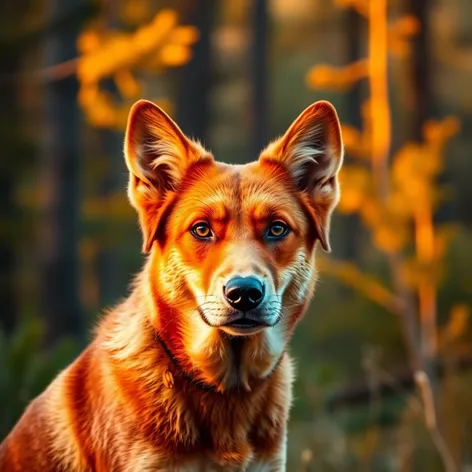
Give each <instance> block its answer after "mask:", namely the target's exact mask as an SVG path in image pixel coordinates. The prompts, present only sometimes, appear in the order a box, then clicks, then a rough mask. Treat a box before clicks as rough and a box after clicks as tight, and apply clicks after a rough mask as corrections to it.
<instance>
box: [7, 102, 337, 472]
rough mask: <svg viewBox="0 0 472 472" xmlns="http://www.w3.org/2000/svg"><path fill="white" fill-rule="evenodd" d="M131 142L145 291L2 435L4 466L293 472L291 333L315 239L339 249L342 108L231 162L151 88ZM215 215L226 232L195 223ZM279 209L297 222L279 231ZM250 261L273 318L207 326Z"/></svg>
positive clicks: (315, 110)
mask: <svg viewBox="0 0 472 472" xmlns="http://www.w3.org/2000/svg"><path fill="white" fill-rule="evenodd" d="M125 156H126V162H127V165H128V168H129V171H130V183H129V188H128V193H129V197H130V201H131V204H132V205H133V206H134V208H135V209H136V210H137V212H138V216H139V221H140V225H141V229H142V233H143V251H144V252H146V253H148V255H147V259H146V262H145V264H144V267H143V269H142V271H141V272H140V274H139V275H138V276H137V277H136V279H135V281H134V283H133V285H132V287H131V291H130V295H129V296H128V297H127V298H126V299H125V300H124V301H123V302H122V303H120V304H118V306H116V307H115V308H113V309H111V310H109V311H108V312H107V313H105V314H104V316H103V318H102V320H101V321H100V323H99V325H98V327H97V329H96V331H95V333H94V338H93V341H92V342H91V343H90V345H89V346H88V347H87V348H86V349H85V350H84V351H83V352H82V354H81V355H80V356H79V357H78V358H77V359H76V360H75V361H74V362H73V363H72V364H71V365H70V366H68V367H67V368H66V369H64V370H63V371H62V372H61V373H59V375H58V376H57V377H56V378H55V380H54V381H53V382H52V383H51V385H50V386H49V387H48V388H47V389H46V390H45V391H44V392H43V393H42V394H41V395H40V396H39V397H37V398H36V399H35V400H33V401H32V402H31V404H30V405H29V406H28V408H27V409H26V411H25V413H24V414H23V416H22V418H21V419H20V421H19V422H18V424H17V425H16V426H15V428H14V429H13V430H12V432H11V433H10V435H9V436H8V437H7V438H6V439H5V441H4V442H3V443H2V444H1V446H0V470H1V471H2V472H17V471H26V470H28V471H30V472H36V471H38V472H39V471H41V472H56V471H72V472H92V471H94V472H95V471H96V472H104V471H109V472H115V471H116V472H138V471H139V472H140V471H146V470H147V471H153V472H155V471H170V472H197V471H209V472H210V471H220V472H223V471H229V472H236V471H245V472H255V471H260V472H269V471H272V472H281V471H284V470H285V467H286V450H287V421H288V416H289V410H290V405H291V402H292V393H291V391H292V382H293V378H294V372H293V365H292V360H291V358H290V356H289V354H288V343H289V340H290V338H291V337H292V334H293V331H294V329H295V326H296V325H297V323H298V322H299V321H300V320H301V318H302V317H303V315H304V313H305V311H306V309H307V307H308V304H309V301H310V299H311V297H312V295H313V293H314V289H315V283H316V279H317V271H316V265H315V259H316V246H317V244H316V243H317V241H320V242H321V244H322V246H323V247H324V248H326V249H327V248H329V234H328V232H329V221H330V217H331V212H332V210H333V208H334V207H335V205H336V203H337V200H338V198H339V185H338V182H337V172H338V170H339V168H340V166H341V163H342V144H341V138H340V131H339V123H338V121H337V117H336V113H335V111H334V109H333V108H332V106H331V105H329V104H327V103H326V102H318V103H317V104H314V105H312V106H311V107H309V108H308V109H307V110H305V112H303V113H302V114H301V115H300V116H299V117H298V118H297V120H295V122H294V123H293V124H292V126H291V127H290V128H289V129H288V131H287V133H285V135H284V136H282V137H281V138H280V139H278V140H276V141H274V142H273V143H272V144H270V145H269V146H268V148H267V149H266V150H265V151H264V152H263V153H262V154H261V156H260V159H259V160H258V161H257V162H254V163H251V164H247V165H238V166H231V165H226V164H222V163H218V162H216V161H215V160H214V159H213V156H211V154H209V153H208V152H207V151H206V150H204V149H203V147H202V146H201V145H199V144H198V143H195V142H193V141H190V140H189V139H188V138H186V137H185V136H184V135H183V133H182V132H181V131H180V129H179V128H178V127H177V125H176V124H175V123H174V122H173V121H172V120H171V119H170V118H169V117H168V116H167V115H166V114H165V113H164V112H163V111H162V110H160V109H159V108H157V107H156V106H155V105H153V104H152V103H150V102H146V101H141V102H138V103H137V104H136V105H135V106H134V107H133V109H132V110H131V113H130V118H129V122H128V128H127V133H126V140H125ZM202 218H203V219H204V220H205V221H207V220H208V221H210V222H211V227H212V231H213V232H214V238H215V239H214V240H213V241H212V242H202V241H198V240H197V239H196V238H194V237H193V236H192V235H191V234H190V231H189V227H190V226H191V225H192V224H193V223H194V221H197V220H198V219H202ZM274 218H279V219H285V220H287V221H286V222H287V224H288V223H289V224H290V226H291V231H290V233H289V234H288V235H287V236H286V237H285V238H284V239H283V240H281V241H278V242H273V243H270V242H268V241H266V239H265V236H264V234H265V228H266V227H267V224H268V223H270V221H272V220H273V219H274ZM235 274H237V275H238V274H239V275H241V274H242V275H251V274H255V275H257V276H258V277H261V278H263V280H264V283H265V287H266V291H267V293H266V300H264V302H263V304H262V305H261V308H260V315H259V316H261V317H265V318H266V319H268V320H272V321H273V323H272V324H270V326H269V327H266V328H261V329H260V330H256V331H255V332H254V333H252V334H250V335H241V336H239V335H238V336H236V335H229V334H228V333H227V332H226V331H225V330H224V329H223V327H221V326H220V327H218V326H216V327H215V326H210V325H209V324H207V323H208V320H212V322H214V323H218V322H219V320H221V319H225V317H227V316H230V315H231V313H232V311H231V310H232V309H230V308H229V306H228V305H227V304H226V302H225V301H224V299H223V298H222V286H223V284H224V281H225V280H227V278H228V277H231V276H233V275H235ZM233 311H234V310H233ZM204 317H207V318H208V319H207V321H205V320H204ZM220 328H221V329H220Z"/></svg>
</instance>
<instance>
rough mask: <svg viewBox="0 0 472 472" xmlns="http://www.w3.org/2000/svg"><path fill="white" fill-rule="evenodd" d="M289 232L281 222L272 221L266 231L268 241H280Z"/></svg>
mask: <svg viewBox="0 0 472 472" xmlns="http://www.w3.org/2000/svg"><path fill="white" fill-rule="evenodd" d="M289 232H290V228H289V227H288V226H287V225H286V224H285V223H284V222H282V221H274V222H273V223H272V224H271V225H270V226H269V228H268V229H267V234H266V237H267V238H268V239H282V238H283V237H285V236H287V234H288V233H289Z"/></svg>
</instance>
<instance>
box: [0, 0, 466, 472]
mask: <svg viewBox="0 0 472 472" xmlns="http://www.w3.org/2000/svg"><path fill="white" fill-rule="evenodd" d="M0 67H1V70H0V145H1V149H2V151H1V154H2V158H1V161H0V165H1V172H0V208H1V224H0V271H1V272H0V307H1V310H0V438H3V436H4V435H5V434H6V433H7V432H8V430H9V429H10V428H11V426H12V424H13V423H14V422H15V421H16V420H17V419H18V418H19V416H20V414H21V413H22V411H23V409H24V408H25V405H26V404H27V402H28V401H29V400H30V399H31V398H32V397H34V396H35V395H37V394H38V393H39V392H40V391H41V390H42V389H43V388H44V387H45V386H46V385H47V384H48V383H49V382H50V381H51V379H52V378H53V376H54V375H55V374H56V373H57V372H58V371H59V370H60V369H61V368H63V367H64V366H65V365H66V364H67V363H68V362H69V361H70V360H71V359H73V358H74V356H75V355H76V354H77V353H78V352H79V350H80V349H81V348H82V347H83V346H84V344H85V343H86V342H87V341H88V339H89V337H90V332H91V329H92V328H93V326H94V324H95V323H96V322H97V319H98V314H99V313H100V311H101V310H103V309H104V308H105V307H107V306H110V305H112V304H114V303H117V302H118V301H120V299H122V298H123V297H124V296H125V295H126V293H127V286H128V283H129V281H130V280H131V278H132V276H133V275H134V274H135V273H136V272H137V271H138V270H139V269H140V267H141V265H142V263H143V257H142V256H141V255H140V247H141V244H140V234H139V231H138V226H137V222H136V216H135V214H134V212H133V211H132V209H131V208H130V206H129V205H128V203H127V200H126V192H125V185H126V181H127V175H126V170H125V165H124V161H123V156H122V142H123V129H124V125H125V120H126V116H127V113H128V110H129V107H130V105H131V104H132V103H133V102H134V101H135V100H136V99H138V98H147V99H150V100H153V101H155V102H156V103H158V104H159V105H161V106H163V107H164V108H165V109H166V110H167V111H168V112H169V113H170V114H171V115H172V116H173V117H174V118H175V119H176V120H177V122H178V123H179V125H180V126H181V127H182V129H183V130H184V131H185V132H186V133H187V134H189V135H191V136H194V137H197V138H199V139H200V140H202V141H203V142H204V144H205V145H206V146H207V147H208V148H210V149H211V150H212V151H213V152H214V154H215V156H216V157H217V158H218V159H220V160H225V161H230V162H247V161H250V160H253V159H254V158H256V156H257V154H258V152H259V151H260V150H261V149H262V148H263V146H264V145H265V144H267V142H268V141H269V139H272V138H273V137H275V136H276V135H278V134H280V133H282V132H283V131H284V130H285V129H286V128H287V126H288V125H289V124H290V123H291V122H292V120H293V119H294V118H295V117H296V116H297V115H298V114H299V113H300V112H301V111H302V110H303V109H304V108H305V107H306V106H308V105H309V104H310V103H312V102H314V101H316V100H319V99H327V100H330V101H332V102H333V104H334V105H335V106H336V107H337V109H338V112H339V116H340V119H341V121H342V123H343V135H344V140H345V145H346V165H345V168H344V169H343V171H342V176H341V180H342V189H343V197H342V201H341V204H340V206H339V211H338V212H337V215H336V216H335V220H334V223H333V230H332V247H333V253H332V254H330V255H329V256H327V255H322V254H320V256H319V264H320V267H321V271H322V273H321V281H320V282H319V285H318V290H317V294H316V297H315V300H314V302H313V304H312V306H311V308H310V311H309V313H308V314H307V316H306V318H305V319H304V321H303V324H302V325H301V326H300V327H299V329H298V331H297V333H296V336H295V339H294V340H293V342H292V352H293V354H294V356H295V357H296V358H297V359H298V378H297V381H296V385H295V404H294V408H293V412H292V418H291V423H290V434H289V464H288V469H287V470H289V471H328V472H329V471H350V472H352V471H379V472H380V471H405V472H410V471H427V472H435V471H443V470H445V471H448V472H450V471H472V394H471V391H472V342H471V341H472V330H471V326H470V320H469V314H470V307H471V302H472V271H471V267H472V234H471V225H472V185H471V183H470V182H469V180H468V179H470V178H472V161H471V159H470V154H471V150H472V113H471V112H472V2H471V1H470V0H390V1H387V0H375V1H374V0H370V1H369V0H290V1H288V0H271V1H268V0H255V1H249V0H241V1H238V2H236V1H230V0H221V1H216V0H174V1H170V0H168V1H164V0H115V1H111V0H95V1H92V0H68V1H64V0H62V1H61V0H48V1H46V0H16V1H13V0H3V1H2V2H0Z"/></svg>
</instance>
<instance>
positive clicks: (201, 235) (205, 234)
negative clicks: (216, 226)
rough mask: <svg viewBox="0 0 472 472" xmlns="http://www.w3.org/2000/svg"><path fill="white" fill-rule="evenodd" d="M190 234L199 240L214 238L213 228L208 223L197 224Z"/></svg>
mask: <svg viewBox="0 0 472 472" xmlns="http://www.w3.org/2000/svg"><path fill="white" fill-rule="evenodd" d="M190 232H191V233H192V234H193V235H194V236H195V237H196V238H198V239H211V238H212V237H213V233H212V231H211V228H210V226H208V225H207V224H206V223H197V224H196V225H194V226H192V229H191V230H190Z"/></svg>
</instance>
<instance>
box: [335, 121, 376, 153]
mask: <svg viewBox="0 0 472 472" xmlns="http://www.w3.org/2000/svg"><path fill="white" fill-rule="evenodd" d="M341 128H342V135H343V143H344V148H345V149H346V151H347V152H348V153H349V156H350V157H356V158H359V159H364V160H367V156H368V152H369V151H368V143H367V142H366V141H367V140H366V139H365V133H362V132H361V131H360V130H358V129H357V128H355V127H354V126H350V125H346V124H342V125H341Z"/></svg>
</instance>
